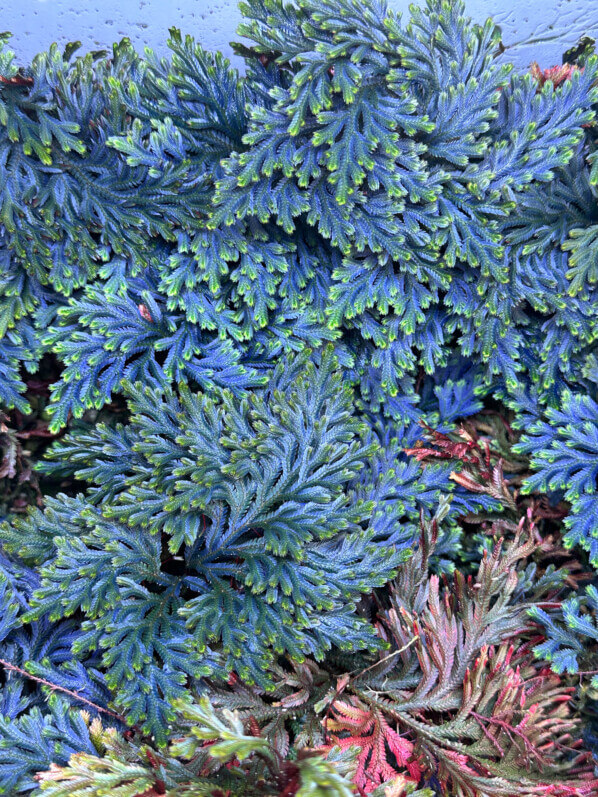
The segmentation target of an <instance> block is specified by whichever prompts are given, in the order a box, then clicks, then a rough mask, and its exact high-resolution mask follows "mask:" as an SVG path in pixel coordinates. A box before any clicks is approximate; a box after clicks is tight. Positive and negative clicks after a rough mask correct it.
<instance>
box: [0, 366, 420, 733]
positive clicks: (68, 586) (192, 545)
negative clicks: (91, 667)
mask: <svg viewBox="0 0 598 797" xmlns="http://www.w3.org/2000/svg"><path fill="white" fill-rule="evenodd" d="M126 394H127V397H128V406H129V411H130V421H129V424H128V425H127V426H126V427H123V426H121V425H118V426H116V427H110V426H106V425H98V426H96V427H95V428H90V429H88V430H86V429H83V430H81V431H73V432H72V433H71V434H69V435H67V436H66V437H65V438H63V439H62V440H61V441H60V443H59V444H57V445H56V446H55V448H54V449H53V450H52V452H51V459H52V460H55V462H54V461H52V462H48V463H46V464H45V465H44V466H43V467H44V469H45V470H46V471H47V470H52V471H53V472H54V473H59V474H60V475H65V474H67V473H74V474H75V475H76V477H77V478H78V479H81V480H85V481H88V482H90V483H91V485H92V486H91V487H90V489H89V491H88V493H87V494H86V495H79V496H77V497H76V498H67V497H66V496H59V497H57V498H55V499H48V500H47V508H46V509H45V511H44V512H41V511H40V510H36V511H35V512H34V513H33V514H31V515H30V517H29V518H27V519H25V520H22V521H19V522H17V523H16V525H15V524H13V527H12V529H11V528H5V529H4V531H3V538H4V541H5V545H6V547H7V548H8V549H9V550H12V551H18V552H19V553H20V555H21V556H22V557H23V558H24V559H25V560H26V561H28V562H30V563H32V564H33V563H34V564H35V565H36V566H37V568H38V570H39V573H40V576H41V584H40V586H39V588H38V589H36V590H35V592H34V594H33V597H32V601H31V604H32V608H31V609H30V611H29V613H28V614H27V615H26V617H27V618H29V619H30V620H32V621H33V620H36V621H37V620H39V619H40V618H44V617H46V618H49V619H50V620H52V621H57V620H59V619H60V618H63V617H73V616H76V617H78V618H80V627H81V634H80V635H79V636H77V637H76V639H75V640H74V641H73V645H72V654H73V656H74V658H75V659H80V660H82V661H85V660H86V658H87V657H89V656H94V655H96V654H97V655H99V656H100V658H101V662H102V669H103V671H104V672H105V680H106V683H107V685H108V687H109V688H111V689H112V690H113V691H114V693H115V703H116V706H117V707H118V710H119V711H120V712H121V713H124V714H126V716H127V718H128V720H129V721H130V722H131V723H132V724H139V725H141V726H142V727H143V728H144V729H146V730H147V732H148V733H152V734H153V735H154V736H155V737H156V738H157V739H158V740H159V741H160V742H161V741H163V740H164V738H165V732H166V727H167V724H168V721H169V719H170V718H171V715H172V707H171V706H172V701H173V700H175V699H178V698H180V697H182V696H184V695H185V694H186V693H187V684H188V682H189V679H191V680H192V681H193V680H195V681H197V680H199V679H201V678H202V677H203V676H206V675H208V674H210V673H216V674H219V675H220V676H221V677H224V676H227V675H228V673H230V672H236V673H237V674H238V675H239V676H240V677H242V678H243V679H244V680H245V681H247V682H257V683H259V684H260V685H261V686H262V687H263V688H265V689H268V688H269V686H270V676H269V674H268V667H269V665H270V664H271V663H272V662H273V661H274V660H275V657H276V656H279V655H283V654H284V655H287V656H290V657H291V658H292V659H294V660H296V661H302V660H303V659H304V658H305V657H306V656H310V657H315V658H321V657H322V656H323V655H324V653H325V652H326V651H327V650H329V649H330V648H331V646H337V647H339V648H341V649H343V650H359V649H375V648H377V647H379V645H380V640H379V639H378V638H376V637H375V635H374V633H373V629H372V628H371V626H370V625H369V623H368V622H367V621H366V620H365V619H364V618H362V617H360V616H359V614H358V613H356V605H355V604H356V601H358V600H359V598H360V596H361V595H362V594H363V593H369V592H371V591H372V590H373V589H374V588H375V587H380V586H382V585H383V584H385V583H386V582H387V581H388V580H389V579H390V578H392V576H393V574H394V572H395V568H396V566H397V564H398V563H399V562H400V561H402V560H403V559H404V558H405V555H406V553H407V548H406V545H405V544H403V545H402V546H397V547H394V546H390V545H384V546H381V545H377V544H376V543H375V541H374V539H375V536H376V529H375V525H374V524H373V523H372V520H371V519H372V516H373V515H375V514H376V512H375V506H374V503H373V501H371V500H362V499H361V497H360V496H358V495H356V494H355V493H354V492H353V491H350V490H349V489H348V485H349V483H350V482H351V481H352V480H353V479H354V477H355V476H356V474H357V473H358V472H359V471H360V470H361V469H362V468H363V465H364V462H366V461H367V460H368V459H369V457H370V456H371V455H372V454H373V453H374V451H375V450H376V446H375V445H374V444H373V443H370V444H368V443H366V442H365V441H364V439H363V438H364V435H365V432H366V427H365V425H364V424H363V422H362V421H360V420H359V419H358V418H356V417H355V415H354V414H353V413H352V412H351V408H352V402H353V396H352V390H351V388H350V386H349V385H348V384H347V383H346V381H344V380H343V375H342V372H341V371H340V370H337V362H336V360H335V358H334V357H333V355H332V352H331V351H330V350H327V351H326V352H325V353H324V354H323V356H322V359H321V362H320V365H319V366H315V365H314V364H313V362H312V361H310V360H309V359H308V356H307V354H305V355H301V356H298V357H297V358H295V359H294V360H292V361H290V362H288V363H281V364H279V365H278V366H277V367H276V368H275V369H274V371H273V372H272V374H271V376H270V379H269V382H268V384H267V386H265V387H264V388H263V389H262V390H258V391H254V392H252V393H251V395H250V396H249V397H247V398H243V399H239V398H236V397H235V396H234V394H233V393H232V392H231V391H229V390H224V389H214V390H213V391H211V392H210V393H194V392H192V391H190V390H189V389H188V388H186V387H185V386H184V385H183V384H181V385H180V387H179V391H178V393H175V392H172V391H169V392H166V393H163V392H160V391H158V390H157V389H155V388H151V387H150V386H147V385H146V386H144V385H141V384H139V383H136V384H134V385H133V384H131V385H128V386H127V387H126Z"/></svg>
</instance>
